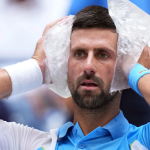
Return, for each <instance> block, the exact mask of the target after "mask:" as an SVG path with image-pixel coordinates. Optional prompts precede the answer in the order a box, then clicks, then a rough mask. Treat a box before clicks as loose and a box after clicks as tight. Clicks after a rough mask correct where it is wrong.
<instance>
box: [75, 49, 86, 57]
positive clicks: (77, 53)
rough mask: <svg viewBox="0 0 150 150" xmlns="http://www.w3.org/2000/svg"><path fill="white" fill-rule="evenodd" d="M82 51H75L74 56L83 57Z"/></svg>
mask: <svg viewBox="0 0 150 150" xmlns="http://www.w3.org/2000/svg"><path fill="white" fill-rule="evenodd" d="M84 55H85V54H84V52H82V51H77V52H76V53H75V56H76V57H78V58H81V57H84Z"/></svg>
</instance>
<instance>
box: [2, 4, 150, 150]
mask: <svg viewBox="0 0 150 150" xmlns="http://www.w3.org/2000/svg"><path fill="white" fill-rule="evenodd" d="M55 23H56V22H54V23H52V24H50V25H49V26H48V27H47V28H46V30H45V32H46V31H47V29H48V28H49V27H52V26H53V25H54V24H55ZM45 32H44V35H45ZM117 39H118V35H117V33H116V27H115V25H114V23H113V21H112V19H111V18H110V16H109V14H108V10H107V9H106V8H103V7H100V6H89V7H86V8H85V9H83V10H81V11H80V12H78V13H77V15H76V18H75V21H74V23H73V27H72V34H71V44H70V56H69V61H68V87H69V89H70V92H71V94H72V97H73V105H74V124H73V123H71V122H68V123H66V124H65V125H64V126H62V127H61V128H60V129H59V131H58V130H57V129H54V130H51V131H50V133H44V132H42V131H38V130H35V129H32V128H28V127H23V126H22V125H19V124H18V125H17V124H15V123H7V122H3V121H0V134H1V136H0V148H1V149H2V150H3V149H5V150H14V149H15V150H29V149H30V150H32V149H33V150H36V149H38V148H39V149H38V150H42V149H45V150H48V149H50V150H54V149H56V150H62V149H65V150H66V149H69V150H70V149H94V150H97V149H106V150H107V149H114V150H120V149H122V150H124V149H125V150H128V149H130V148H131V149H134V148H135V147H138V148H139V149H140V148H141V149H150V146H149V134H148V133H149V130H150V125H149V124H147V125H144V126H142V127H139V128H137V127H135V126H133V125H131V124H129V123H128V121H127V120H126V119H125V118H124V116H123V114H122V112H120V110H119V104H120V97H121V93H120V92H114V93H109V90H110V87H111V81H112V78H113V74H114V66H115V62H116V58H117ZM42 40H43V38H42V39H41V40H40V41H39V42H38V44H37V48H36V51H35V54H34V56H33V59H35V60H37V62H38V64H39V66H40V67H41V70H42V71H43V68H44V67H43V66H42V61H43V60H44V58H45V55H44V52H43V49H42V44H41V43H42ZM148 50H149V49H148V48H147V47H146V48H145V49H144V51H143V53H142V55H141V57H140V59H139V61H138V62H139V63H140V64H141V65H143V66H145V67H146V68H149V67H150V63H149V62H150V60H149V57H146V58H145V56H147V55H149V52H148ZM43 72H44V71H43ZM0 74H1V77H0V79H1V81H2V83H0V96H1V97H6V96H9V95H10V94H11V91H12V88H11V80H10V78H9V76H8V74H7V72H6V71H5V70H0ZM149 78H150V75H149V74H147V75H145V76H144V77H142V78H140V79H139V81H138V89H139V91H140V93H141V94H142V95H143V96H144V98H145V99H146V101H147V102H148V103H150V98H149V96H150V93H149V85H150V80H149Z"/></svg>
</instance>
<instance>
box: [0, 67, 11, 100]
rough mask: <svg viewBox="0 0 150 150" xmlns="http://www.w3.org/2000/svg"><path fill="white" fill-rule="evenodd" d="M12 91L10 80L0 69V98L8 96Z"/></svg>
mask: <svg viewBox="0 0 150 150" xmlns="http://www.w3.org/2000/svg"><path fill="white" fill-rule="evenodd" d="M11 92H12V85H11V80H10V77H9V75H8V73H7V72H6V71H5V70H4V69H0V100H1V99H3V98H6V97H8V96H9V95H10V94H11Z"/></svg>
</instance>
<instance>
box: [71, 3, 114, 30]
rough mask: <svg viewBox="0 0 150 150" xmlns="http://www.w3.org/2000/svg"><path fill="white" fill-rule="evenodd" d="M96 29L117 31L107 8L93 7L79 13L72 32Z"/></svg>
mask: <svg viewBox="0 0 150 150" xmlns="http://www.w3.org/2000/svg"><path fill="white" fill-rule="evenodd" d="M94 27H96V28H104V29H113V30H116V26H115V24H114V22H113V20H112V18H111V17H110V15H109V13H108V9H106V8H105V7H102V6H97V5H91V6H88V7H85V8H84V9H82V10H81V11H79V12H78V13H77V14H76V16H75V20H74V22H73V26H72V31H74V30H75V29H85V28H94Z"/></svg>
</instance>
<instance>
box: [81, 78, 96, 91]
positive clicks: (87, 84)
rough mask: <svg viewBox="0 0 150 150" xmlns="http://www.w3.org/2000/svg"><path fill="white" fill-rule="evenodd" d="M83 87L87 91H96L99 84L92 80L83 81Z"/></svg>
mask: <svg viewBox="0 0 150 150" xmlns="http://www.w3.org/2000/svg"><path fill="white" fill-rule="evenodd" d="M81 87H82V88H83V89H85V90H94V89H96V88H97V87H98V84H97V83H96V82H94V81H92V80H83V81H82V82H81Z"/></svg>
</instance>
